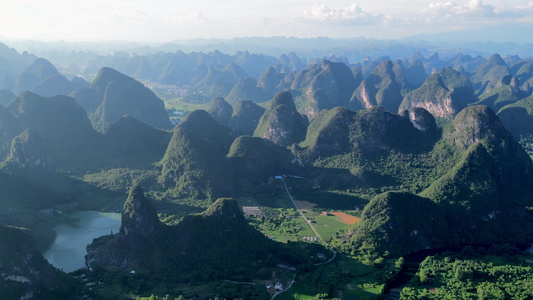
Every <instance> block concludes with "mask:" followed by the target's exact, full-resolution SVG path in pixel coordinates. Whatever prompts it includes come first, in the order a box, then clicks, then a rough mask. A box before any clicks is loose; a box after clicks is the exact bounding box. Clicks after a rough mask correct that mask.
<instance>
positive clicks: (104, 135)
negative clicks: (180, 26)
mask: <svg viewBox="0 0 533 300" xmlns="http://www.w3.org/2000/svg"><path fill="white" fill-rule="evenodd" d="M280 39H285V38H280ZM289 40H290V39H289ZM323 41H324V42H326V41H327V40H323ZM2 50H3V51H2ZM396 55H397V53H396ZM81 57H84V54H83V53H78V54H73V56H72V57H71V58H69V59H74V58H81ZM0 58H1V59H4V60H6V61H9V62H11V63H10V65H9V66H11V67H10V68H5V69H3V71H2V72H4V73H3V74H4V78H5V79H6V80H5V81H4V82H3V85H2V86H1V87H2V88H3V90H4V91H3V92H2V93H1V95H2V97H1V98H0V99H1V101H2V105H0V161H1V163H0V208H1V209H0V223H1V224H6V225H9V226H26V227H32V228H33V229H35V226H36V224H39V220H41V219H42V218H43V213H42V211H43V210H45V209H49V208H50V207H52V208H53V207H57V206H69V205H70V206H71V207H88V208H93V209H94V208H95V207H96V208H101V207H109V206H114V207H116V203H117V202H119V201H117V200H116V199H117V197H118V198H120V199H121V200H122V201H123V200H124V199H123V198H126V197H124V193H125V192H126V191H128V190H129V191H130V192H129V195H128V197H127V198H126V200H125V204H124V206H123V219H122V227H121V231H120V232H119V233H118V234H111V235H110V236H106V237H103V238H100V239H97V240H95V241H94V243H93V244H92V245H91V247H90V248H89V250H90V251H92V252H91V253H90V255H88V262H89V263H90V264H91V266H93V267H94V270H95V271H94V272H95V273H94V274H100V275H101V278H102V279H101V280H110V282H116V281H120V280H122V279H121V278H123V279H124V281H127V280H126V277H125V276H126V274H125V273H124V271H126V270H130V269H132V268H139V269H138V270H140V272H139V273H140V274H139V275H142V278H145V279H148V278H158V279H162V280H165V282H176V281H178V282H181V283H184V284H187V282H188V280H191V278H193V279H195V280H197V281H198V282H200V281H201V282H205V281H209V280H214V279H226V278H233V277H234V276H236V277H238V276H240V275H242V274H247V272H246V267H247V266H248V265H250V267H251V269H253V270H257V271H260V269H261V268H262V267H263V266H267V265H273V264H275V263H276V262H277V261H278V258H279V260H281V261H282V262H284V261H290V262H291V263H294V265H298V264H300V263H303V264H306V263H311V265H309V267H310V266H312V264H313V263H314V261H307V262H306V261H305V260H304V261H300V258H299V257H298V256H293V255H289V254H287V253H286V252H285V251H286V248H284V247H281V246H279V245H276V244H275V243H274V242H272V241H270V240H269V239H267V238H265V237H264V236H263V235H262V234H260V233H259V232H257V231H256V230H255V229H253V228H252V227H251V226H249V224H248V223H247V222H246V219H244V216H243V215H242V212H241V210H240V209H239V206H238V204H237V202H236V200H233V199H231V198H232V197H234V198H239V197H242V198H246V199H249V200H250V201H251V200H253V201H255V202H257V203H260V204H269V205H273V204H274V203H275V202H276V201H277V199H279V198H281V197H286V196H285V190H282V192H283V196H280V195H278V194H277V193H279V191H280V188H279V185H277V183H276V182H278V183H279V181H277V180H276V179H275V178H279V176H281V175H280V174H294V175H295V177H296V178H298V183H296V184H295V187H296V188H297V189H298V190H299V191H300V192H302V191H303V193H304V194H305V195H306V196H305V200H306V201H308V202H310V203H314V204H316V208H317V209H328V208H332V207H342V208H343V209H353V208H354V203H367V204H366V206H365V208H364V209H363V211H362V213H361V222H359V223H358V224H356V225H354V226H353V227H352V228H350V229H349V230H346V231H344V232H338V234H337V236H336V237H334V238H332V241H331V246H332V247H335V248H336V249H337V250H340V251H342V252H345V253H349V254H350V255H360V256H366V257H367V258H368V257H370V258H373V259H372V261H374V259H377V258H378V257H381V258H383V257H386V256H389V255H390V256H391V257H398V256H402V255H405V254H408V253H410V252H414V251H418V250H422V249H429V248H439V247H446V246H460V245H463V244H492V243H516V244H520V245H526V244H527V243H530V242H531V240H530V237H531V236H532V235H533V226H532V224H533V215H532V211H531V207H532V206H533V202H532V199H531V196H530V195H531V194H532V192H533V172H532V170H533V161H532V160H531V156H530V155H528V153H527V152H526V150H529V151H531V150H532V149H533V131H532V130H533V128H532V126H531V124H532V121H531V120H532V116H533V108H532V107H533V104H532V101H533V95H532V94H533V61H532V59H531V58H522V57H520V56H517V55H507V56H502V55H500V54H497V53H494V54H491V55H490V56H487V57H485V56H475V55H469V54H464V53H454V54H453V55H449V56H444V55H441V54H439V53H433V54H431V55H425V54H423V53H421V52H411V53H410V54H409V55H406V56H403V57H401V58H395V59H392V58H391V57H390V56H381V57H378V58H375V59H372V58H366V59H364V60H362V61H360V62H357V63H351V62H350V61H349V59H348V58H347V57H345V56H334V55H330V56H328V57H327V59H326V58H323V57H321V58H312V59H306V58H302V57H300V56H299V55H298V54H296V53H294V52H293V53H289V54H282V55H279V57H272V56H268V55H262V54H253V53H250V52H248V51H243V52H238V53H236V54H235V55H229V54H224V53H222V52H220V51H213V52H209V53H201V52H192V53H188V54H186V53H184V52H182V51H179V52H161V53H156V54H146V55H130V54H125V53H121V54H114V55H108V56H95V57H93V58H94V59H93V60H91V61H90V62H88V61H86V62H87V65H85V67H87V66H88V67H87V69H86V71H87V72H88V73H91V74H93V72H94V74H95V75H96V76H94V78H92V79H91V80H90V82H89V81H85V80H83V79H81V78H72V79H67V76H64V75H62V74H61V72H60V71H59V70H58V69H56V68H55V66H54V65H53V64H52V63H51V62H50V61H48V60H46V59H44V58H37V57H34V56H32V55H30V54H28V53H23V54H18V53H16V52H13V51H12V50H10V49H9V48H7V47H5V48H2V47H0ZM101 64H106V65H105V66H100V65H101ZM6 66H7V65H6ZM9 78H12V79H15V80H14V81H9V80H7V79H9ZM139 80H143V81H145V82H147V81H148V82H150V83H155V84H160V85H164V86H170V87H179V88H182V89H183V90H187V91H188V92H189V94H187V95H183V96H182V97H183V99H184V100H185V101H189V102H192V103H196V104H197V103H201V104H204V105H205V104H207V103H211V106H210V108H209V109H208V110H194V111H192V112H190V113H188V114H187V115H186V116H185V117H184V118H183V119H182V120H181V122H179V123H178V124H177V125H175V126H173V125H172V124H171V123H170V121H169V112H168V111H166V110H165V107H164V102H163V100H161V99H160V98H159V97H157V96H156V95H155V94H154V93H153V92H152V91H151V90H150V89H148V88H147V87H146V86H145V85H143V84H142V83H141V82H140V81H139ZM10 83H12V84H10ZM67 94H68V95H67ZM10 98H11V99H10ZM4 103H5V105H4ZM172 127H173V128H172ZM141 186H142V187H141ZM285 188H286V189H287V191H288V190H289V188H288V187H287V186H285ZM145 190H146V192H145ZM331 191H333V192H335V193H341V194H342V195H343V196H345V198H346V199H347V200H345V202H342V203H337V202H336V200H335V199H334V198H333V197H332V198H330V197H327V199H326V200H324V201H322V200H320V199H319V196H318V195H319V194H320V193H326V192H331ZM315 202H316V203H315ZM201 211H204V212H201ZM157 212H159V213H160V214H161V215H158V213H157ZM190 212H196V214H189V213H190ZM159 217H161V218H163V219H166V221H167V222H169V223H173V224H166V223H164V222H161V221H160V219H159ZM172 218H175V219H172ZM20 232H25V231H21V230H20V229H16V228H13V227H6V226H3V225H0V237H2V236H6V237H8V238H11V237H12V236H14V235H19V234H21V233H20ZM24 236H25V237H28V236H27V235H24ZM198 237H200V238H198ZM204 238H205V239H204ZM25 240H27V241H23V243H22V244H20V248H21V249H22V250H17V249H18V248H17V249H15V248H11V247H4V248H5V249H7V250H6V251H8V252H9V255H6V256H1V257H0V259H1V260H0V271H1V272H0V273H2V276H3V277H2V278H0V285H2V286H4V284H6V285H8V284H9V283H10V282H11V281H13V280H12V279H13V278H15V279H18V278H19V277H16V276H19V274H18V273H17V272H18V271H17V270H21V268H19V267H18V266H11V265H8V264H7V262H10V261H13V262H15V263H17V264H22V265H21V266H22V267H23V268H22V269H23V270H29V273H31V270H34V269H35V270H36V268H34V266H32V265H24V264H26V263H30V264H38V265H41V268H40V269H39V270H42V272H44V273H43V274H52V275H53V276H54V277H56V276H57V278H59V279H58V280H61V278H60V277H61V276H64V274H62V273H57V272H56V271H57V270H54V269H53V268H51V267H50V266H49V265H47V264H45V263H44V262H43V260H42V259H41V257H40V256H39V255H38V254H37V253H36V252H35V249H34V246H33V244H32V243H31V239H29V237H28V238H25ZM0 242H3V241H0ZM289 244H292V243H289ZM294 244H298V243H294ZM294 244H292V245H289V246H290V247H296V246H297V245H294ZM0 245H4V244H3V243H0ZM17 245H19V244H17ZM273 245H274V246H273ZM208 250H209V251H208ZM17 251H18V252H17ZM312 251H313V252H314V253H313V254H312V255H313V256H316V254H317V251H316V250H312ZM17 253H31V254H32V258H34V259H35V261H34V262H33V263H32V262H31V261H26V262H20V261H17V260H11V259H10V257H12V256H17ZM298 254H299V253H298ZM229 256H234V257H235V259H234V260H233V261H235V262H236V263H237V264H240V265H237V266H235V265H232V264H231V263H232V261H230V260H228V257H229ZM263 257H265V258H263ZM23 263H24V264H23ZM4 266H8V268H6V269H2V268H4ZM117 268H118V269H117ZM248 269H250V268H248ZM117 272H118V273H117ZM26 273H28V272H26ZM117 274H119V275H117ZM204 275H205V276H204ZM13 276H15V277H13ZM20 276H23V275H20ZM24 276H25V275H24ZM106 278H107V279H106ZM52 279H54V278H52ZM40 280H41V278H36V279H35V280H32V282H35V284H40V283H43V284H44V285H43V288H46V289H48V285H47V283H46V282H45V281H40ZM98 280H100V279H98ZM15 281H16V280H15ZM156 281H157V284H156V285H157V287H161V286H159V284H160V281H159V280H155V281H153V282H156ZM153 282H148V281H146V282H144V281H143V286H144V285H145V286H144V287H143V288H146V290H151V289H155V288H156V286H155V285H153V284H154V283H153ZM108 284H111V283H108ZM113 284H114V283H113ZM30 286H31V287H32V288H33V285H30ZM18 288H19V285H18V283H17V285H15V289H16V290H15V292H14V294H16V295H17V297H18V296H19V290H18ZM38 292H39V291H38V290H36V293H38ZM58 292H59V293H61V292H62V290H59V291H58ZM21 295H23V294H21Z"/></svg>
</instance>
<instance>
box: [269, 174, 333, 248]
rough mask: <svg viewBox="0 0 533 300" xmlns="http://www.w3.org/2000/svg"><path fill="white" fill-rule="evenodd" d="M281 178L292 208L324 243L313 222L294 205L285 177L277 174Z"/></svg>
mask: <svg viewBox="0 0 533 300" xmlns="http://www.w3.org/2000/svg"><path fill="white" fill-rule="evenodd" d="M279 177H280V178H281V182H283V185H284V186H285V190H286V191H287V195H289V198H290V199H291V201H292V204H293V205H294V208H296V211H297V212H298V214H300V216H301V217H302V218H303V219H304V220H305V223H307V224H308V225H309V227H311V230H312V231H313V233H314V234H315V236H316V237H317V238H318V239H319V240H320V242H321V243H322V244H323V245H325V244H326V243H325V242H324V240H323V239H322V237H321V236H320V234H318V232H317V231H316V229H315V227H314V226H313V224H311V222H310V221H309V219H307V218H306V217H305V216H304V214H303V212H302V211H301V210H300V209H299V208H298V205H296V202H294V199H293V198H292V195H291V193H290V192H289V188H288V187H287V184H286V183H285V179H283V175H281V176H279Z"/></svg>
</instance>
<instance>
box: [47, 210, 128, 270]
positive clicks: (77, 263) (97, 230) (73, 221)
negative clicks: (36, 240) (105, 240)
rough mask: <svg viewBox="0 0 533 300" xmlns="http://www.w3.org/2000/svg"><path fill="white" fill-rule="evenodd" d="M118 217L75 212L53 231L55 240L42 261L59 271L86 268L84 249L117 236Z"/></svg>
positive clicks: (97, 213)
mask: <svg viewBox="0 0 533 300" xmlns="http://www.w3.org/2000/svg"><path fill="white" fill-rule="evenodd" d="M120 218H121V214H119V213H104V212H98V211H78V212H75V213H72V214H70V215H69V216H68V218H65V220H67V221H66V222H65V223H62V224H58V225H56V226H55V227H54V228H53V230H54V231H55V233H56V238H55V240H54V242H53V243H52V244H51V245H50V247H49V248H48V249H47V250H45V251H44V252H43V255H44V257H45V258H46V259H47V260H48V262H50V263H51V264H52V265H54V266H55V267H56V268H58V269H62V270H63V271H65V272H72V271H75V270H78V269H81V268H84V267H85V255H86V254H87V250H86V247H87V245H88V244H90V243H91V242H92V241H93V239H95V238H97V237H100V236H103V235H107V234H110V233H111V232H113V233H117V232H118V230H119V229H120Z"/></svg>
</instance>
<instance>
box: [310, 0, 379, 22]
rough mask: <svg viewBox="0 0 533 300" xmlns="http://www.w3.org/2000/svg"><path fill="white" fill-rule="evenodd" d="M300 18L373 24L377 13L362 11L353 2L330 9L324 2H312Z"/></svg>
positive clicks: (377, 16)
mask: <svg viewBox="0 0 533 300" xmlns="http://www.w3.org/2000/svg"><path fill="white" fill-rule="evenodd" d="M301 18H302V19H303V20H305V21H310V22H336V23H348V24H365V25H366V24H374V23H376V22H378V19H379V15H376V14H370V13H367V12H364V11H363V10H362V9H361V7H360V6H359V5H358V4H356V3H354V4H352V5H350V6H348V7H344V8H340V9H331V8H329V7H328V6H326V5H325V4H314V5H313V7H312V8H311V9H310V10H305V11H304V12H303V15H302V16H301Z"/></svg>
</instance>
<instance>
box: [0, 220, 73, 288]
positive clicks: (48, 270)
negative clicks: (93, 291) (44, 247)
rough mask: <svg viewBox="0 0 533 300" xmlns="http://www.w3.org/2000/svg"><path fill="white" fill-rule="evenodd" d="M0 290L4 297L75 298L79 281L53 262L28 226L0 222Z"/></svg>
mask: <svg viewBox="0 0 533 300" xmlns="http://www.w3.org/2000/svg"><path fill="white" fill-rule="evenodd" d="M0 240H2V243H0V272H1V274H2V276H1V277H0V289H1V290H2V297H3V298H4V299H30V298H34V299H57V298H63V299H74V298H75V297H76V296H75V291H76V289H75V287H76V285H75V281H74V279H73V278H71V277H70V276H69V275H67V274H65V273H63V272H61V271H59V270H58V269H56V268H54V267H53V266H52V265H51V264H49V263H48V262H47V261H46V259H45V258H44V257H43V255H42V254H41V253H40V252H39V250H37V247H36V246H35V243H34V241H33V239H32V237H31V235H30V233H29V230H28V229H25V228H20V227H12V226H5V225H0Z"/></svg>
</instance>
